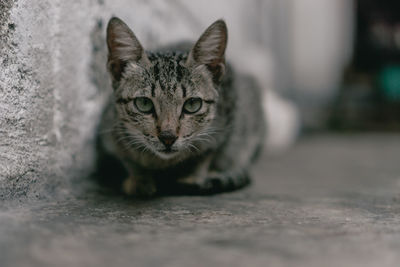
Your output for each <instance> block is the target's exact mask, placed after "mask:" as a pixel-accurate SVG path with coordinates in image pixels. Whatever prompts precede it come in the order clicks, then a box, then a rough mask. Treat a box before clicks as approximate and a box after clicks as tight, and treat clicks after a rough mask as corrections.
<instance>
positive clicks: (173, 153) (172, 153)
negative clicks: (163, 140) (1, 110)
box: [155, 150, 179, 160]
mask: <svg viewBox="0 0 400 267" xmlns="http://www.w3.org/2000/svg"><path fill="white" fill-rule="evenodd" d="M155 154H156V155H157V156H158V157H159V158H160V159H164V160H169V159H173V158H176V157H177V156H178V155H179V151H178V150H159V151H157V152H156V153H155Z"/></svg>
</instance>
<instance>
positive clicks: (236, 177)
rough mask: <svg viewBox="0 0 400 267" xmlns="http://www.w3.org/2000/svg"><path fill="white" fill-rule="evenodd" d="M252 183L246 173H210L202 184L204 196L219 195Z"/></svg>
mask: <svg viewBox="0 0 400 267" xmlns="http://www.w3.org/2000/svg"><path fill="white" fill-rule="evenodd" d="M249 183H250V178H249V177H248V175H247V173H245V172H235V173H210V174H209V176H207V178H206V179H204V181H203V183H202V184H201V191H202V193H203V194H217V193H222V192H229V191H233V190H236V189H239V188H242V187H244V186H246V185H248V184H249Z"/></svg>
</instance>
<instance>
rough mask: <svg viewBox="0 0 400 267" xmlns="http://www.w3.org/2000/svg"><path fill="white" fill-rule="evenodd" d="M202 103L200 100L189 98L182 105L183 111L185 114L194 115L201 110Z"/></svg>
mask: <svg viewBox="0 0 400 267" xmlns="http://www.w3.org/2000/svg"><path fill="white" fill-rule="evenodd" d="M202 103H203V102H202V101H201V99H200V98H189V99H188V100H186V102H185V104H183V111H184V112H185V113H189V114H190V113H196V112H197V111H199V110H200V109H201V105H202Z"/></svg>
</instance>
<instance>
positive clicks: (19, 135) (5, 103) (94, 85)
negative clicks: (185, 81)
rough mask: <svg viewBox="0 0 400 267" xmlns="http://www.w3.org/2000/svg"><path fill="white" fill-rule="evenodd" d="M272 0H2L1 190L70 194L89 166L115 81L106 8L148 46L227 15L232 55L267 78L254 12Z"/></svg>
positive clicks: (189, 34) (1, 193) (5, 194)
mask: <svg viewBox="0 0 400 267" xmlns="http://www.w3.org/2000/svg"><path fill="white" fill-rule="evenodd" d="M270 2H272V1H251V2H243V1H239V0H235V1H227V0H225V1H220V2H218V5H216V4H212V3H213V1H211V0H207V1H178V0H174V1H139V0H136V1H132V0H117V1H105V0H98V1H61V0H51V1H50V0H40V1H29V0H14V1H13V0H2V1H1V4H0V8H1V12H0V27H1V28H0V31H1V32H0V33H1V43H0V44H1V45H0V60H1V61H0V64H1V72H0V198H1V199H17V198H18V199H23V198H21V197H27V198H28V199H36V198H46V197H47V196H52V195H60V196H63V195H69V194H71V193H72V192H76V190H75V189H74V190H71V184H75V185H82V184H81V183H80V182H82V181H83V180H84V179H83V178H82V177H85V176H86V175H87V174H88V173H89V172H90V171H91V166H92V163H93V136H94V134H93V133H94V129H95V127H96V123H97V120H98V117H99V114H100V111H101V109H102V106H103V103H104V99H105V98H106V97H107V95H109V93H110V90H111V89H110V87H109V81H108V77H107V73H106V70H105V56H106V51H105V42H104V31H105V30H104V28H105V25H106V23H107V21H108V19H109V18H110V17H111V16H112V15H117V16H119V17H120V18H122V19H123V20H125V21H126V22H127V23H128V24H129V25H130V26H131V27H132V29H133V30H134V32H135V33H136V35H137V36H138V37H139V39H140V41H141V42H142V44H143V45H144V46H145V48H146V49H154V48H156V47H157V46H158V45H163V44H166V43H169V42H173V41H178V40H182V39H192V40H194V39H195V38H197V37H198V36H200V34H201V32H202V31H203V30H204V29H205V28H206V27H207V26H208V25H209V24H211V23H212V22H213V21H214V20H216V19H218V18H221V17H223V18H224V19H225V20H226V21H227V23H228V26H229V32H230V40H229V45H228V51H227V57H228V59H230V60H232V61H234V62H236V63H240V64H237V65H238V66H240V67H241V69H242V70H243V71H249V72H253V70H259V69H260V68H262V69H263V71H262V72H261V73H258V74H257V75H258V76H259V77H261V79H262V82H263V83H264V86H265V87H269V86H271V81H272V79H271V73H272V71H271V69H272V64H271V63H272V60H271V59H270V53H269V51H268V50H267V49H265V47H266V46H265V44H263V43H262V40H263V39H266V38H261V37H260V35H261V33H263V34H269V31H268V28H266V27H261V26H260V24H259V22H260V21H263V20H262V18H261V15H262V14H264V13H263V12H262V10H264V9H265V10H267V9H268V7H269V5H268V3H270ZM210 7H212V8H210ZM269 12H271V11H269ZM71 182H72V183H71ZM74 188H77V186H75V187H74Z"/></svg>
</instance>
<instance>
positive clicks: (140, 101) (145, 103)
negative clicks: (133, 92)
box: [133, 97, 154, 113]
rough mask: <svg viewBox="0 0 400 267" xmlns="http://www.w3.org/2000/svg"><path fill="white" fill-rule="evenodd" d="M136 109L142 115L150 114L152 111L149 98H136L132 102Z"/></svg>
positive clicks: (151, 103)
mask: <svg viewBox="0 0 400 267" xmlns="http://www.w3.org/2000/svg"><path fill="white" fill-rule="evenodd" d="M133 102H134V104H135V106H136V108H137V109H138V110H139V111H140V112H143V113H150V112H152V111H153V108H154V106H153V102H152V101H151V99H150V98H147V97H137V98H135V100H134V101H133Z"/></svg>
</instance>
